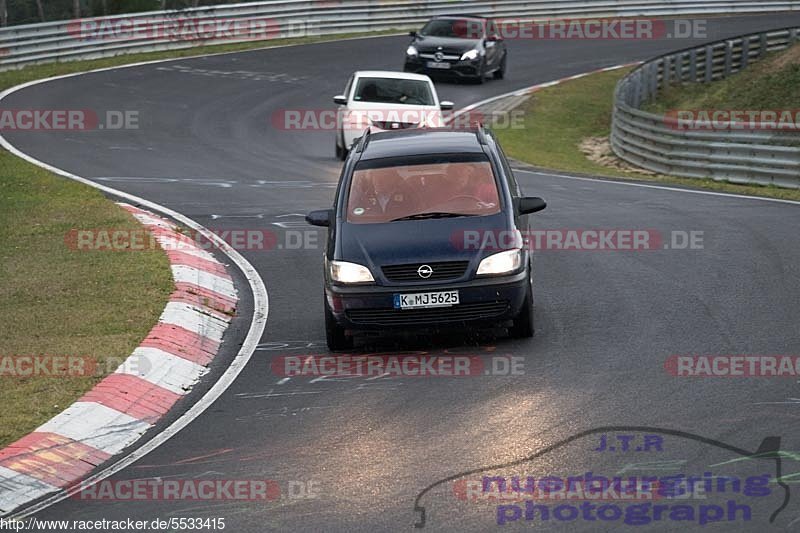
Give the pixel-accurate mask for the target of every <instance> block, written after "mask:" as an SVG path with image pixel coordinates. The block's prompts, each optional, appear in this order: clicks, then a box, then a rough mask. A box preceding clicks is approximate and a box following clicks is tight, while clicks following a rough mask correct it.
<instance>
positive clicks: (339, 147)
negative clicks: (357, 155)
mask: <svg viewBox="0 0 800 533" xmlns="http://www.w3.org/2000/svg"><path fill="white" fill-rule="evenodd" d="M340 137H341V136H339V135H337V136H336V159H338V160H339V161H344V160H345V159H347V148H345V147H344V139H342V144H339V138H340Z"/></svg>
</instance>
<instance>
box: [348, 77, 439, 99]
mask: <svg viewBox="0 0 800 533" xmlns="http://www.w3.org/2000/svg"><path fill="white" fill-rule="evenodd" d="M353 100H354V101H356V102H379V103H384V104H400V105H436V103H435V102H434V101H433V94H431V86H430V84H429V83H428V82H427V81H424V80H403V79H396V78H359V79H358V84H356V90H355V93H353Z"/></svg>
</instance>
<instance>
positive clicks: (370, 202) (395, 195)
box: [347, 154, 500, 224]
mask: <svg viewBox="0 0 800 533" xmlns="http://www.w3.org/2000/svg"><path fill="white" fill-rule="evenodd" d="M440 159H441V158H440ZM366 163H367V165H364V164H363V162H362V163H361V164H359V166H357V167H356V170H355V171H354V172H353V177H352V179H351V182H350V194H349V196H348V199H347V221H348V222H351V223H353V224H376V223H382V222H390V221H394V220H398V219H409V220H410V219H426V218H443V217H453V216H482V215H493V214H495V213H498V212H499V211H500V199H499V194H498V190H497V183H496V181H495V178H494V173H493V172H492V165H491V164H490V163H489V160H488V159H486V157H485V156H483V155H482V154H481V155H480V157H470V158H469V160H456V161H441V160H440V161H435V162H431V163H420V164H416V162H415V164H407V165H392V166H375V165H374V164H369V163H372V162H371V161H366Z"/></svg>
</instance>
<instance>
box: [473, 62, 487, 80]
mask: <svg viewBox="0 0 800 533" xmlns="http://www.w3.org/2000/svg"><path fill="white" fill-rule="evenodd" d="M485 79H486V59H484V60H483V61H481V66H480V68H478V75H477V76H475V78H474V80H475V83H477V84H478V85H481V84H483V82H484V80H485Z"/></svg>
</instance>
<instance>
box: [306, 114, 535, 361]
mask: <svg viewBox="0 0 800 533" xmlns="http://www.w3.org/2000/svg"><path fill="white" fill-rule="evenodd" d="M545 206H546V204H545V202H544V200H542V199H541V198H536V197H523V196H522V195H521V194H520V190H519V187H518V185H517V182H516V180H515V179H514V175H513V173H512V171H511V168H510V167H509V165H508V162H507V161H506V158H505V155H504V154H503V152H502V150H501V148H500V145H499V144H498V142H497V140H496V139H495V138H494V136H493V135H492V133H491V132H490V131H489V130H485V129H484V128H482V127H477V128H470V129H461V130H455V129H415V130H403V131H392V132H382V133H376V134H369V133H366V134H365V135H364V136H363V137H361V138H360V139H359V140H357V141H356V143H355V144H354V146H353V149H352V150H351V151H350V155H349V156H348V158H347V160H346V161H345V163H344V168H343V169H342V174H341V177H340V180H339V185H338V189H337V192H336V199H335V201H334V206H333V209H326V210H320V211H313V212H311V213H309V214H308V215H307V216H306V220H307V221H308V223H310V224H312V225H315V226H327V227H328V228H329V231H328V239H327V246H326V251H325V257H324V262H325V268H324V271H325V327H326V333H327V340H328V346H329V348H330V349H331V350H344V349H347V348H350V347H352V345H353V335H354V334H356V333H358V332H364V331H369V330H372V331H381V330H397V329H402V330H414V331H417V330H423V329H424V330H429V329H441V328H445V327H467V326H469V327H473V326H482V325H484V326H496V325H501V326H505V327H508V330H509V333H510V334H511V335H512V336H515V337H530V336H532V335H533V275H532V265H533V257H532V254H531V252H530V250H528V249H527V247H526V246H525V239H524V238H523V236H524V235H528V234H529V231H530V229H529V221H528V219H529V217H528V215H529V214H530V213H535V212H537V211H541V210H542V209H544V208H545Z"/></svg>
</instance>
